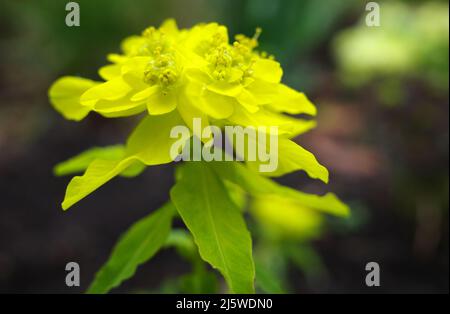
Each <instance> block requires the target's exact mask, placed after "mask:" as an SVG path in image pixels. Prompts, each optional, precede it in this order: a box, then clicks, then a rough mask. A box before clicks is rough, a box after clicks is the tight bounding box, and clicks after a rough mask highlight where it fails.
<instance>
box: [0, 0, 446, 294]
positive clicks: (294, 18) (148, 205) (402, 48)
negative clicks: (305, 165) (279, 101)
mask: <svg viewBox="0 0 450 314" xmlns="http://www.w3.org/2000/svg"><path fill="white" fill-rule="evenodd" d="M67 2H68V1H56V0H51V1H50V0H40V1H12V0H11V1H8V0H6V1H1V3H0V59H1V62H0V292H6V293H10V292H18V293H23V292H31V293H42V292H58V293H72V292H81V291H84V290H85V289H86V287H87V285H88V284H89V282H90V281H91V279H92V277H93V275H94V273H95V271H96V270H98V268H99V267H100V266H101V265H102V264H103V263H104V262H105V260H106V259H107V257H108V254H109V253H110V250H111V248H112V246H113V245H114V243H115V242H116V240H117V238H118V237H119V235H120V234H121V233H122V232H123V231H124V230H126V229H127V227H128V226H129V225H130V224H132V223H133V222H134V221H135V220H137V219H138V218H140V217H143V216H144V215H146V214H147V213H148V212H150V211H151V210H153V209H156V208H158V207H159V206H160V205H161V204H163V203H164V202H165V201H166V200H167V199H168V192H169V189H170V187H171V185H172V184H173V178H172V177H173V167H172V166H170V165H169V166H161V167H151V168H149V169H147V170H146V171H145V172H144V174H142V175H141V176H139V177H137V178H135V179H132V180H129V179H124V178H116V179H114V180H113V181H111V182H109V183H108V184H106V185H105V186H104V187H102V188H101V189H99V190H98V191H96V192H95V193H93V194H92V195H91V196H89V197H87V198H86V199H84V200H83V201H81V202H80V203H79V204H77V205H76V206H74V207H73V208H71V209H70V210H69V211H67V212H63V211H62V210H61V208H60V206H59V204H60V202H61V201H62V198H63V196H64V191H65V187H66V185H67V183H68V181H69V180H70V178H56V177H54V176H53V174H52V167H53V166H54V165H55V164H56V163H58V162H60V161H62V160H65V159H67V158H69V157H71V156H73V155H75V154H77V153H79V152H81V151H83V150H85V149H87V148H90V147H92V146H101V145H109V144H116V143H121V142H124V140H125V139H126V136H127V134H128V133H129V132H130V130H132V128H133V126H134V125H135V123H136V118H126V119H103V118H101V117H99V116H96V115H95V114H92V115H90V116H89V117H88V118H87V119H85V120H83V121H82V122H80V123H74V122H69V121H66V120H64V119H63V117H61V116H60V115H58V114H57V113H56V112H55V111H54V110H53V109H52V108H51V106H50V104H49V102H48V99H47V90H48V87H49V85H50V84H51V83H52V82H53V81H54V80H55V79H56V78H57V77H59V76H62V75H80V76H84V77H89V78H92V79H98V75H97V73H96V70H97V68H98V67H99V66H101V65H104V64H106V59H105V56H106V54H107V53H109V52H115V51H118V49H119V43H120V40H121V39H123V38H124V37H126V36H128V35H131V34H136V33H139V32H140V31H141V30H143V29H144V28H145V27H147V26H149V25H159V24H160V23H161V22H162V21H163V20H164V19H165V18H168V17H173V18H176V20H177V22H178V24H179V26H180V27H190V26H192V25H194V24H196V23H198V22H209V21H217V22H220V23H223V24H225V25H227V26H228V27H229V31H230V34H233V35H234V34H237V33H245V34H248V35H251V34H253V33H254V30H255V28H256V27H257V26H261V27H262V28H263V33H262V35H261V37H260V42H261V49H263V50H266V51H268V52H270V53H272V54H274V55H275V56H276V57H277V59H278V60H279V61H280V62H281V64H282V66H283V68H284V69H285V75H284V81H285V82H286V83H288V84H289V85H291V86H293V87H295V88H296V89H299V90H302V91H305V92H306V93H307V94H308V96H309V97H310V99H311V100H313V102H314V103H315V104H316V105H317V106H318V109H319V115H318V121H319V125H318V128H317V129H315V130H313V131H312V132H310V133H309V134H306V135H304V136H301V137H300V138H299V139H298V141H299V143H301V144H302V145H304V146H305V147H306V148H308V149H310V150H311V151H313V152H314V153H315V155H316V156H317V157H318V159H319V161H321V162H322V163H323V164H324V165H326V166H327V167H328V168H329V170H330V173H331V183H330V184H329V186H322V185H320V184H319V183H317V182H312V183H311V180H309V179H307V178H306V177H305V176H304V175H303V174H302V173H297V174H293V175H289V176H287V177H285V178H282V179H281V181H282V182H283V183H285V184H288V185H291V186H294V187H298V188H301V189H304V190H310V191H316V192H324V191H326V190H331V191H333V192H335V193H336V194H338V195H339V196H340V197H341V198H342V199H343V200H344V201H346V202H347V203H348V204H349V205H350V206H351V208H352V217H351V218H349V219H347V220H340V219H330V220H329V222H328V224H327V226H328V227H327V231H326V232H325V233H323V235H322V236H321V237H319V238H317V239H315V240H312V242H311V243H310V245H311V248H312V249H313V250H314V251H315V252H316V253H317V256H318V257H320V260H321V263H323V269H324V272H326V274H327V275H326V276H322V277H321V279H320V280H314V278H313V279H312V280H311V277H310V276H308V271H307V270H305V269H301V268H298V267H294V266H292V267H290V268H289V278H290V280H289V281H290V282H289V285H290V287H291V289H290V292H295V293H305V292H308V293H311V292H313V293H314V292H331V293H344V292H364V293H366V292H367V293H370V292H388V293H404V292H414V293H417V292H425V293H432V292H441V293H442V292H445V293H448V289H449V288H448V282H449V273H448V270H449V266H448V265H449V264H448V263H449V251H448V248H449V243H448V239H449V236H448V192H449V185H448V183H449V182H448V173H449V171H448V162H449V161H448V156H449V154H448V153H449V121H448V116H449V103H448V96H449V95H448V69H449V67H448V53H449V43H448V29H449V28H448V17H449V15H448V2H447V1H379V2H378V3H380V6H381V26H380V27H375V28H369V27H367V26H366V25H365V24H364V19H365V16H366V14H367V12H366V11H365V5H366V1H359V0H354V1H353V0H345V1H325V0H320V1H318V0H302V1H296V0H292V1H291V0H280V1H274V0H242V1H238V0H190V1H184V0H166V1H137V0H136V1H125V0H118V1H106V0H96V1H87V0H79V1H77V2H78V3H79V4H80V8H81V26H80V27H67V26H66V25H65V16H66V13H67V12H66V11H65V5H66V3H67ZM70 261H75V262H78V263H79V264H80V266H81V287H80V288H68V287H66V285H65V281H64V278H65V275H66V272H65V265H66V263H68V262H70ZM370 261H376V262H378V263H379V264H380V266H381V287H378V288H368V287H366V286H365V282H364V278H365V275H366V272H365V269H364V267H365V265H366V263H367V262H370ZM188 267H189V266H188V265H187V264H185V263H184V262H183V261H182V260H181V259H180V258H178V257H177V255H176V254H175V253H174V252H173V251H171V250H166V251H163V252H162V253H161V254H158V255H157V256H156V257H155V258H154V259H153V260H152V261H151V262H149V263H147V264H145V265H144V266H142V267H141V268H139V271H138V273H137V275H136V276H135V277H134V278H133V279H131V280H129V281H127V282H126V283H125V284H123V285H122V286H121V287H120V288H119V289H116V290H115V292H127V291H139V290H148V291H156V290H157V289H158V287H159V286H160V285H161V284H162V283H163V282H164V280H165V279H167V278H171V277H174V276H177V275H181V274H183V273H185V272H186V271H187V269H188Z"/></svg>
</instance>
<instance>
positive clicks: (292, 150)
mask: <svg viewBox="0 0 450 314" xmlns="http://www.w3.org/2000/svg"><path fill="white" fill-rule="evenodd" d="M254 145H255V147H257V146H256V145H257V142H256V141H255V144H254ZM270 154H271V157H270V158H271V159H274V158H276V156H278V166H277V168H276V170H275V171H272V172H260V173H261V174H262V175H265V176H270V177H279V176H282V175H285V174H288V173H291V172H294V171H298V170H303V171H305V172H306V174H308V176H309V177H311V178H313V179H319V180H321V181H323V182H325V183H328V179H329V174H328V170H327V168H325V167H324V166H322V165H321V164H320V163H319V162H318V161H317V159H316V157H315V156H314V155H313V154H312V153H311V152H309V151H307V150H306V149H304V148H303V147H301V146H300V145H298V144H297V143H295V142H294V141H292V140H290V139H287V138H282V137H279V138H278V150H275V151H273V152H270ZM247 163H248V165H249V167H250V168H252V169H254V170H255V171H259V166H260V165H261V164H264V163H262V162H260V161H258V160H257V161H248V162H247Z"/></svg>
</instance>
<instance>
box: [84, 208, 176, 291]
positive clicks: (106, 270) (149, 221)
mask: <svg viewBox="0 0 450 314" xmlns="http://www.w3.org/2000/svg"><path fill="white" fill-rule="evenodd" d="M174 213H175V209H174V207H173V205H172V204H171V203H167V204H166V205H164V206H163V207H161V208H160V209H158V210H157V211H155V212H153V213H151V214H150V215H148V216H147V217H144V218H143V219H141V220H139V221H138V222H137V223H135V224H134V225H133V226H131V228H130V229H129V230H128V231H127V232H126V233H125V234H124V235H123V236H122V238H121V239H120V240H119V242H118V243H117V244H116V246H115V247H114V249H113V252H112V254H111V257H110V258H109V260H108V261H107V262H106V264H105V265H103V267H102V268H101V269H100V270H99V272H98V273H97V275H96V276H95V279H94V281H93V282H92V284H91V286H90V287H89V289H88V291H87V293H107V292H108V291H109V290H111V289H112V288H114V287H117V286H118V285H120V284H121V283H122V282H123V281H124V280H126V279H128V278H130V277H132V276H133V275H134V273H135V272H136V269H137V267H138V266H139V265H141V264H143V263H145V262H147V261H148V260H149V259H150V258H152V257H153V256H154V255H155V254H156V252H157V251H158V250H159V249H160V248H161V247H162V245H163V244H164V242H165V241H166V239H167V236H168V235H169V231H170V227H171V224H172V217H173V215H174Z"/></svg>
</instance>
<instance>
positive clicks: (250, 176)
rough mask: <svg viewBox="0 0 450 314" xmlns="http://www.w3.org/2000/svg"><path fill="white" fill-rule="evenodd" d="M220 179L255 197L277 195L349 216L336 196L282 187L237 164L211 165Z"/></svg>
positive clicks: (311, 206)
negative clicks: (239, 187)
mask: <svg viewBox="0 0 450 314" xmlns="http://www.w3.org/2000/svg"><path fill="white" fill-rule="evenodd" d="M210 164H211V166H212V167H213V168H214V170H215V171H216V172H217V173H218V174H219V176H220V177H222V178H223V179H226V180H228V181H231V182H233V183H235V184H238V185H240V186H241V187H242V188H243V189H244V190H245V191H247V193H249V194H251V195H253V196H256V197H258V196H261V195H268V194H277V195H281V196H285V197H288V198H291V199H293V200H295V201H297V202H299V204H303V205H304V206H305V207H308V208H312V209H316V210H320V211H323V212H326V213H329V214H332V215H336V216H348V215H349V213H350V210H349V208H348V206H347V205H345V204H344V203H342V202H341V201H340V200H339V199H338V198H337V197H336V196H335V195H334V194H332V193H328V194H325V195H324V196H319V195H314V194H307V193H303V192H300V191H297V190H295V189H292V188H289V187H286V186H283V185H280V184H278V183H276V182H274V181H272V180H271V179H269V178H266V177H263V176H261V175H259V174H258V173H256V172H255V171H252V170H250V169H248V168H247V167H245V166H244V165H243V164H242V163H237V162H212V163H210Z"/></svg>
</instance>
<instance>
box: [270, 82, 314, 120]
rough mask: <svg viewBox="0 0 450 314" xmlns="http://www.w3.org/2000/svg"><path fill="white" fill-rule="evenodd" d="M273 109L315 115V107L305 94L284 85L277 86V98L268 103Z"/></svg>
mask: <svg viewBox="0 0 450 314" xmlns="http://www.w3.org/2000/svg"><path fill="white" fill-rule="evenodd" d="M268 107H270V108H271V109H272V110H274V111H282V112H286V113H290V114H300V113H304V114H309V115H312V116H315V115H316V113H317V109H316V107H315V106H314V105H313V104H312V103H311V102H310V101H309V99H308V98H307V97H306V96H305V94H303V93H300V92H297V91H296V90H294V89H292V88H290V87H288V86H286V85H284V84H279V86H278V98H277V100H275V101H273V102H272V103H270V104H269V105H268Z"/></svg>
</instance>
